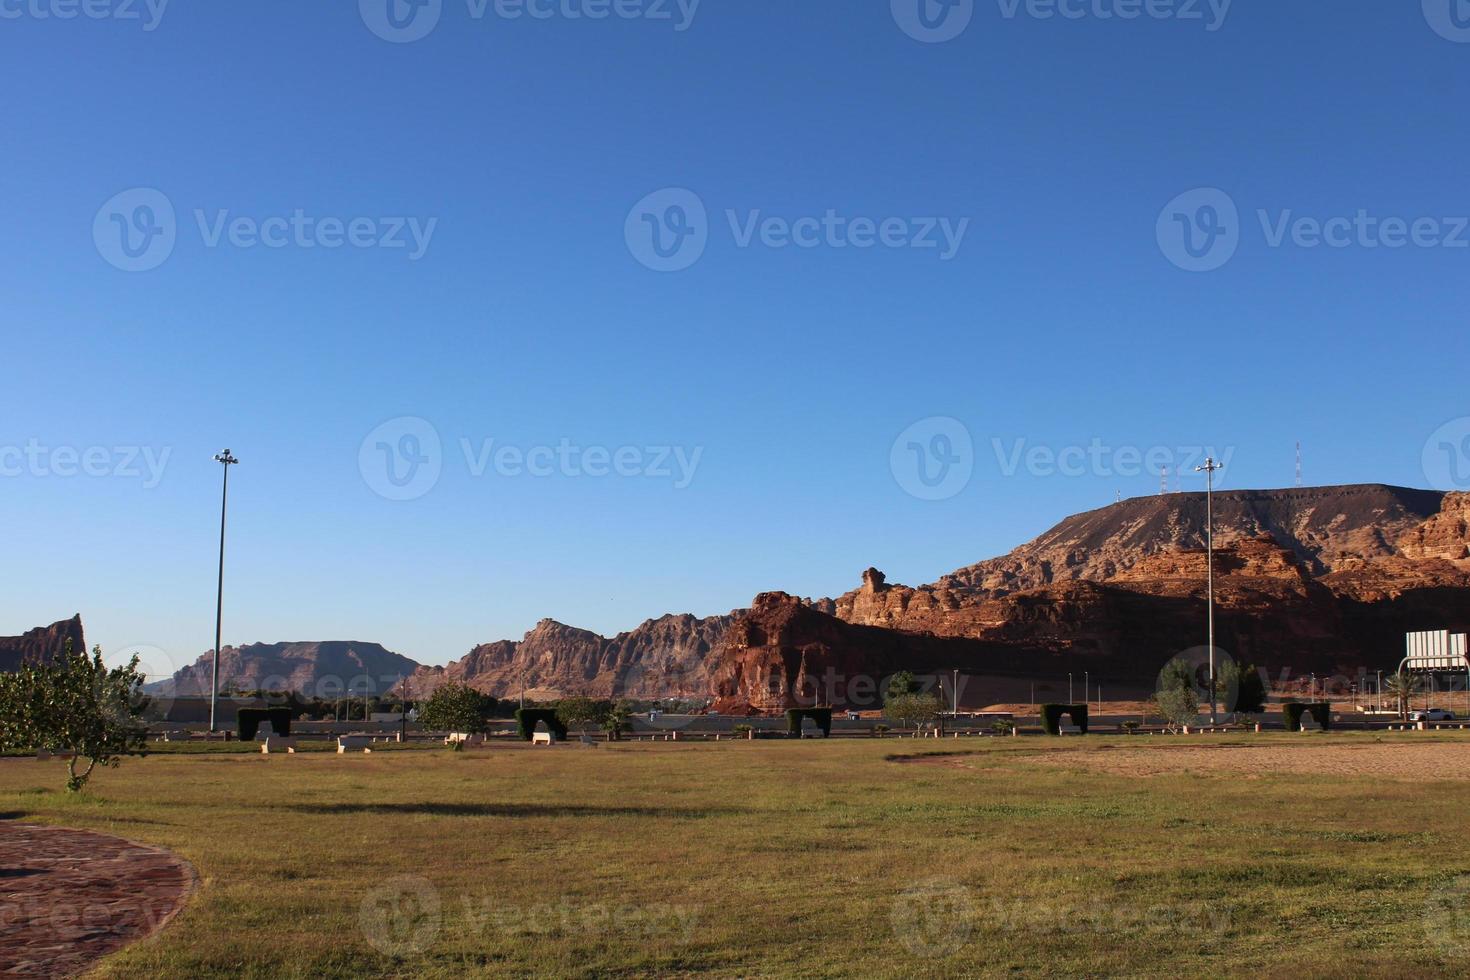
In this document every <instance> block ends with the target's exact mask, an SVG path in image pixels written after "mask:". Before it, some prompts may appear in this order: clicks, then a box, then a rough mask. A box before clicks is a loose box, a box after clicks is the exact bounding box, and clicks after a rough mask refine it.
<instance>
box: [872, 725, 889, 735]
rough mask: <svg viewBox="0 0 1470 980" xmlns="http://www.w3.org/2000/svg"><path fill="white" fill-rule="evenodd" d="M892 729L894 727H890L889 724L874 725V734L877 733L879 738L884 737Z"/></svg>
mask: <svg viewBox="0 0 1470 980" xmlns="http://www.w3.org/2000/svg"><path fill="white" fill-rule="evenodd" d="M892 730H893V729H891V728H889V727H888V726H887V725H874V726H873V734H874V735H876V736H877V737H879V738H882V737H883V736H884V735H887V734H888V733H889V732H891V731H892Z"/></svg>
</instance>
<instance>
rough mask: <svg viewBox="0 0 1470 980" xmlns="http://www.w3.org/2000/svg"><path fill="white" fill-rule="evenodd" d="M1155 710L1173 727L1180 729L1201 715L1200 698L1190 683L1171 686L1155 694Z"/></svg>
mask: <svg viewBox="0 0 1470 980" xmlns="http://www.w3.org/2000/svg"><path fill="white" fill-rule="evenodd" d="M1153 704H1154V711H1155V712H1156V713H1157V714H1158V715H1159V716H1160V717H1161V718H1163V719H1164V722H1165V724H1167V725H1168V726H1169V728H1171V729H1178V728H1180V727H1182V726H1184V725H1187V724H1189V723H1190V722H1192V721H1194V720H1195V719H1196V718H1198V717H1199V698H1197V697H1195V695H1194V688H1193V687H1190V686H1189V685H1184V686H1182V687H1170V688H1166V689H1165V690H1162V691H1159V692H1158V693H1156V694H1155V695H1154V696H1153Z"/></svg>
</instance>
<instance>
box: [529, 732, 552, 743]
mask: <svg viewBox="0 0 1470 980" xmlns="http://www.w3.org/2000/svg"><path fill="white" fill-rule="evenodd" d="M531 744H532V745H555V744H556V736H555V735H553V734H551V733H550V732H532V733H531Z"/></svg>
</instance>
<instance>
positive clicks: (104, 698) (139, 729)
mask: <svg viewBox="0 0 1470 980" xmlns="http://www.w3.org/2000/svg"><path fill="white" fill-rule="evenodd" d="M147 706H148V699H147V698H146V697H144V695H143V675H142V674H141V673H140V672H139V671H138V658H137V657H134V658H133V659H132V660H131V661H129V662H128V665H127V666H126V667H113V668H108V666H107V665H106V664H104V663H103V662H102V649H101V647H94V648H93V649H92V655H91V656H90V657H88V656H87V654H86V653H85V652H82V653H73V652H72V649H71V645H70V644H67V647H66V650H65V651H64V652H63V653H62V654H61V656H60V657H58V658H57V659H56V660H55V661H54V662H52V663H49V664H27V665H25V666H23V667H21V669H20V670H19V671H17V672H15V673H13V674H0V748H5V749H26V750H30V749H50V750H53V751H58V752H70V753H72V755H71V758H70V759H69V760H67V767H66V771H67V780H66V788H67V789H68V790H70V791H71V792H73V793H75V792H77V791H78V790H80V789H81V788H82V787H83V786H85V785H86V783H87V779H88V777H90V776H91V775H92V770H93V769H95V768H96V767H97V766H99V765H102V766H113V767H115V766H117V765H118V763H119V762H121V761H122V758H123V757H124V756H129V755H142V754H143V749H144V747H145V746H146V745H147V727H146V725H145V724H144V723H143V721H142V714H143V711H144V710H145V709H146V708H147ZM83 759H85V760H86V768H85V769H83V770H82V771H81V772H78V771H77V763H78V761H80V760H83Z"/></svg>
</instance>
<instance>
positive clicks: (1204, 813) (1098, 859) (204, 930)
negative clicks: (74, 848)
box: [0, 734, 1470, 977]
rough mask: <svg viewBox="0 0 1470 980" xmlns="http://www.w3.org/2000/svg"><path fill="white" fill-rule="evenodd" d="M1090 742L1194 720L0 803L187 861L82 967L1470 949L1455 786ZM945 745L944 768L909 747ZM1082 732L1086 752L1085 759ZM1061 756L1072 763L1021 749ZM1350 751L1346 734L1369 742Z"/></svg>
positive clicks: (38, 790) (243, 972) (224, 779)
mask: <svg viewBox="0 0 1470 980" xmlns="http://www.w3.org/2000/svg"><path fill="white" fill-rule="evenodd" d="M1430 741H1432V742H1434V743H1435V744H1440V743H1454V744H1455V745H1456V746H1458V747H1459V748H1463V750H1464V752H1463V754H1461V753H1458V752H1456V753H1455V757H1456V758H1459V759H1461V760H1463V762H1462V765H1461V766H1460V771H1459V772H1456V773H1454V774H1453V775H1455V776H1457V777H1458V776H1461V775H1463V774H1464V773H1465V772H1466V771H1467V770H1466V767H1465V765H1464V763H1470V738H1465V737H1462V736H1459V735H1449V734H1444V735H1436V734H1417V735H1409V736H1401V737H1383V738H1380V737H1375V736H1372V735H1364V734H1343V735H1318V736H1312V737H1310V738H1306V737H1303V736H1289V735H1257V736H1230V737H1223V736H1215V737H1214V741H1209V742H1208V745H1207V748H1208V750H1209V751H1220V752H1229V751H1231V749H1230V748H1229V746H1232V745H1251V746H1263V745H1265V746H1271V747H1273V748H1276V749H1279V752H1280V753H1281V754H1282V755H1283V757H1285V756H1288V755H1289V754H1291V753H1294V752H1300V751H1304V750H1306V749H1307V747H1316V748H1321V747H1324V746H1329V745H1330V746H1341V747H1342V748H1343V751H1344V755H1347V754H1348V753H1350V752H1351V753H1356V754H1354V755H1352V756H1351V757H1352V758H1354V759H1374V760H1377V761H1378V762H1379V763H1381V764H1384V765H1386V766H1387V767H1388V768H1389V769H1390V771H1391V772H1392V773H1393V774H1392V775H1388V776H1378V775H1375V776H1366V775H1358V776H1344V775H1342V774H1340V773H1336V772H1333V771H1327V770H1326V769H1324V771H1321V772H1315V773H1298V774H1295V775H1286V774H1282V773H1275V772H1272V771H1270V770H1269V768H1267V769H1263V768H1261V767H1260V766H1254V767H1252V766H1242V767H1239V768H1238V769H1235V770H1229V771H1222V770H1219V769H1209V770H1199V771H1180V772H1173V773H1163V774H1158V775H1151V776H1145V777H1139V776H1129V775H1122V774H1116V773H1113V774H1110V773H1108V772H1104V771H1100V770H1099V769H1098V768H1097V767H1096V766H1095V765H1094V763H1095V762H1096V761H1098V760H1102V759H1104V757H1108V753H1115V755H1114V756H1111V757H1110V758H1117V757H1118V756H1117V755H1116V753H1120V752H1122V753H1137V752H1138V751H1140V750H1141V749H1143V748H1145V747H1146V748H1147V749H1148V750H1149V751H1151V752H1156V753H1159V754H1160V756H1164V755H1166V754H1167V753H1169V752H1172V751H1175V750H1176V749H1177V748H1179V747H1184V748H1191V747H1198V746H1201V745H1203V744H1205V743H1202V742H1201V741H1200V740H1199V739H1194V740H1186V739H1182V738H1181V739H1173V740H1166V739H1141V738H1137V737H1134V738H1131V739H1130V738H1097V737H1091V736H1089V737H1087V738H1082V739H1078V738H1071V739H1050V740H1048V739H1043V738H1019V739H985V740H978V739H977V740H972V741H969V742H957V743H954V745H950V744H949V743H943V744H942V745H941V744H940V743H936V742H929V741H915V740H906V739H905V740H900V739H883V740H834V741H831V742H821V741H802V742H760V741H757V742H722V743H713V744H678V743H672V744H671V743H656V744H653V743H642V744H620V745H604V746H601V747H599V748H597V749H583V748H580V747H571V746H567V747H558V748H556V749H551V750H547V749H538V750H530V749H523V748H520V747H514V748H511V747H506V748H494V749H489V750H482V751H472V752H464V753H451V752H448V751H446V750H441V749H415V750H408V749H405V750H401V751H395V752H377V753H374V754H372V755H368V756H362V755H356V756H337V755H335V754H323V753H311V754H301V755H296V756H279V755H275V756H269V757H263V756H259V755H246V754H229V753H222V752H218V751H216V752H208V753H203V752H200V753H177V752H175V753H167V754H159V755H154V756H150V757H148V758H145V759H133V760H128V761H126V762H124V763H123V765H122V767H121V768H119V769H116V770H104V771H99V772H98V774H97V775H96V776H94V778H93V781H92V784H91V786H90V787H89V791H88V793H86V794H85V795H83V796H80V797H70V798H69V797H68V795H67V794H66V793H65V792H64V791H63V790H62V788H61V786H62V782H63V779H62V767H61V766H60V765H59V764H57V763H39V762H36V761H34V760H20V759H9V760H3V761H0V811H4V812H5V816H7V817H10V818H16V819H24V820H32V821H39V822H45V823H55V824H62V825H67V826H73V827H81V828H87V829H92V830H98V831H103V832H107V833H113V834H117V835H119V836H123V837H128V838H132V839H135V840H139V841H144V842H148V843H154V844H159V845H163V846H166V847H169V848H171V849H173V850H175V851H177V852H178V853H180V854H182V855H183V856H184V857H186V858H188V859H189V860H190V861H192V862H193V863H194V865H195V866H196V867H197V868H198V870H199V873H200V875H201V877H202V879H203V887H202V889H201V891H200V892H199V893H198V894H197V895H196V896H195V897H194V899H193V901H192V902H191V904H190V905H189V907H188V908H187V909H186V910H185V911H184V912H183V913H182V914H181V915H180V916H179V918H178V919H176V920H175V922H174V923H173V925H172V926H170V927H169V928H168V929H167V930H165V931H164V932H163V933H162V934H161V935H159V936H157V937H155V938H154V939H152V940H150V941H148V942H145V943H142V944H140V945H137V946H134V947H132V948H130V949H128V950H125V951H123V952H122V953H120V954H118V955H116V956H114V957H112V958H111V959H109V960H106V961H104V964H103V967H102V972H103V974H104V975H116V976H147V977H176V976H189V977H209V976H229V977H241V976H250V977H280V976H290V977H317V976H361V975H403V976H441V977H451V976H462V975H466V974H471V975H474V974H480V975H495V976H500V975H538V976H539V975H554V976H581V977H592V976H630V977H631V976H647V975H651V974H653V975H675V976H677V975H686V974H694V973H713V974H715V975H721V976H829V975H859V974H860V975H877V976H931V975H1037V976H1040V975H1047V976H1117V975H1144V976H1180V975H1200V976H1226V975H1230V976H1243V975H1256V976H1261V975H1264V976H1283V977H1284V976H1291V977H1299V976H1303V975H1320V974H1336V975H1352V976H1363V975H1378V976H1403V975H1409V974H1434V973H1440V974H1443V973H1456V974H1463V973H1464V972H1465V971H1466V970H1470V917H1467V915H1466V913H1465V901H1464V899H1465V897H1466V896H1465V892H1466V891H1467V890H1470V884H1467V883H1470V879H1464V880H1460V876H1461V875H1465V874H1470V843H1467V841H1466V840H1465V833H1464V831H1465V826H1466V814H1467V812H1470V807H1467V804H1470V781H1465V780H1461V779H1458V778H1456V779H1442V778H1436V776H1435V773H1432V772H1421V771H1414V769H1413V768H1412V767H1409V766H1404V767H1402V768H1403V771H1401V772H1400V771H1398V769H1399V768H1400V767H1398V766H1397V765H1396V762H1395V759H1394V755H1393V754H1394V753H1395V752H1396V751H1399V750H1400V749H1402V748H1404V747H1405V746H1406V745H1407V744H1408V743H1411V742H1412V743H1415V744H1418V745H1424V744H1426V743H1428V742H1430ZM941 748H942V749H944V750H950V751H956V752H963V753H966V754H965V755H960V756H953V757H950V758H949V759H948V761H946V762H944V763H942V764H932V763H931V764H920V765H914V764H901V763H898V762H894V761H891V760H890V758H889V757H891V756H894V755H898V754H916V753H926V752H937V751H940V749H941ZM1078 750H1081V751H1078ZM1061 751H1066V752H1067V753H1068V754H1067V755H1066V756H1065V759H1066V760H1067V761H1066V762H1065V763H1064V764H1063V767H1060V768H1059V767H1058V766H1057V765H1055V762H1056V761H1057V757H1055V756H1053V764H1051V765H1047V764H1043V763H1042V762H1041V761H1040V760H1042V759H1044V758H1045V757H1046V756H1048V755H1050V754H1054V753H1057V752H1061ZM1363 753H1367V755H1364V754H1363Z"/></svg>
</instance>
